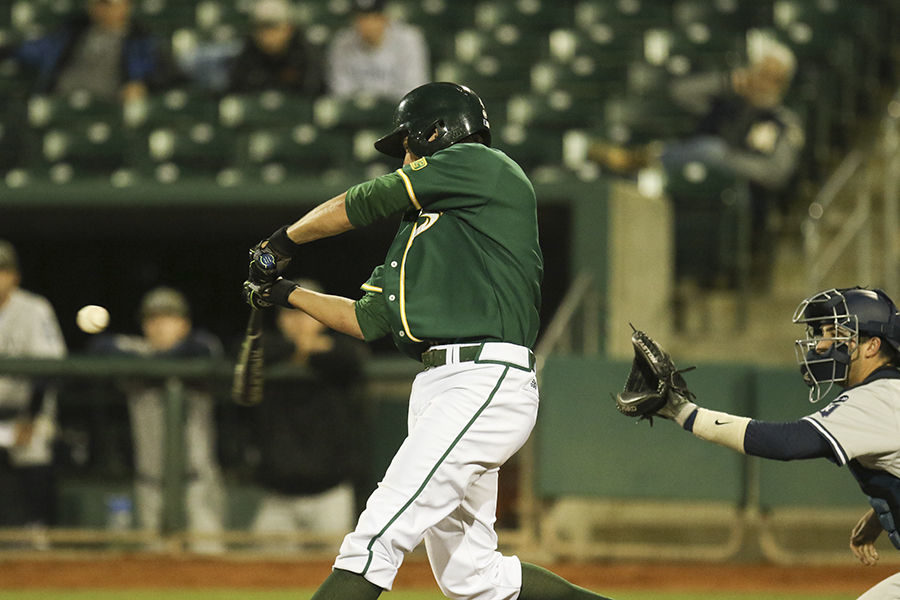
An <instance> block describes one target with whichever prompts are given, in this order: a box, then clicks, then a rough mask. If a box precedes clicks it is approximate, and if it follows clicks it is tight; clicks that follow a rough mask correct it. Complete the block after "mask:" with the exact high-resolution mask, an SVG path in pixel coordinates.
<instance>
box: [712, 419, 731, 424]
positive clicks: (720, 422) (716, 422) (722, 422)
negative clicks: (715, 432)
mask: <svg viewBox="0 0 900 600" xmlns="http://www.w3.org/2000/svg"><path fill="white" fill-rule="evenodd" d="M714 423H715V424H716V425H728V424H729V423H731V421H720V420H718V419H716V420H715V421H714Z"/></svg>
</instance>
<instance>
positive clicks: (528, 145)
mask: <svg viewBox="0 0 900 600" xmlns="http://www.w3.org/2000/svg"><path fill="white" fill-rule="evenodd" d="M492 133H493V136H492V137H493V140H492V142H493V145H494V146H495V147H496V148H498V149H500V150H502V151H503V152H505V153H506V154H508V155H509V156H510V158H512V159H513V160H515V161H516V162H517V163H519V165H520V166H521V167H522V168H523V169H524V170H525V171H533V170H535V169H537V168H539V167H543V166H548V165H559V164H561V163H562V133H561V132H560V131H559V130H557V129H555V128H547V129H543V128H539V127H523V126H521V125H515V124H510V125H506V126H504V127H501V128H499V129H498V130H492Z"/></svg>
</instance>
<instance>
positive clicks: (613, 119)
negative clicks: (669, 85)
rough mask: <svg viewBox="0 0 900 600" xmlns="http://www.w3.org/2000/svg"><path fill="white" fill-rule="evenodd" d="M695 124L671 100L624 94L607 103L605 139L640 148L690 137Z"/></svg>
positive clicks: (604, 127)
mask: <svg viewBox="0 0 900 600" xmlns="http://www.w3.org/2000/svg"><path fill="white" fill-rule="evenodd" d="M692 123H693V121H692V119H691V118H690V117H688V116H687V115H685V114H683V113H682V112H681V111H679V110H678V108H677V107H675V106H674V105H673V104H672V102H671V101H670V100H669V98H668V97H665V96H662V97H661V96H635V95H627V94H623V95H618V96H613V97H610V98H607V99H606V101H605V103H604V107H603V124H602V135H603V137H605V138H606V139H607V140H610V141H612V142H614V143H617V144H640V143H646V142H650V141H653V140H659V139H665V138H671V137H678V136H679V135H682V134H685V133H688V132H689V131H690V130H691V127H692Z"/></svg>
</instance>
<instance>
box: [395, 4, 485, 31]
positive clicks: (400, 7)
mask: <svg viewBox="0 0 900 600" xmlns="http://www.w3.org/2000/svg"><path fill="white" fill-rule="evenodd" d="M475 4H476V2H475V0H425V1H422V0H394V1H393V2H389V3H388V5H387V8H386V11H387V13H388V14H389V15H390V16H391V17H393V18H396V19H400V20H402V21H406V22H407V23H412V24H414V25H418V26H419V27H421V28H422V29H424V30H425V31H426V32H428V34H429V35H430V34H431V33H433V32H435V31H439V30H451V31H455V30H458V29H466V28H469V27H472V26H474V24H475V16H474V14H475Z"/></svg>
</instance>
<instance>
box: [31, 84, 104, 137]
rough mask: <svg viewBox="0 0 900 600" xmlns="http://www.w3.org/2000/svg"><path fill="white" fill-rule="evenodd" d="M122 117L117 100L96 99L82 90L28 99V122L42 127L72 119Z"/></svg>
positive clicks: (60, 123) (57, 124)
mask: <svg viewBox="0 0 900 600" xmlns="http://www.w3.org/2000/svg"><path fill="white" fill-rule="evenodd" d="M121 118H122V105H121V104H120V103H118V102H107V101H102V100H97V99H96V98H94V97H93V96H92V95H91V94H90V93H88V92H84V91H77V92H72V93H71V94H69V95H67V96H65V97H61V96H49V95H48V96H32V97H31V98H30V99H29V100H28V124H29V125H30V126H31V127H35V128H38V129H44V128H47V127H53V126H59V125H65V124H67V123H72V122H74V121H80V120H85V119H87V120H93V119H107V120H115V119H121Z"/></svg>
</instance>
